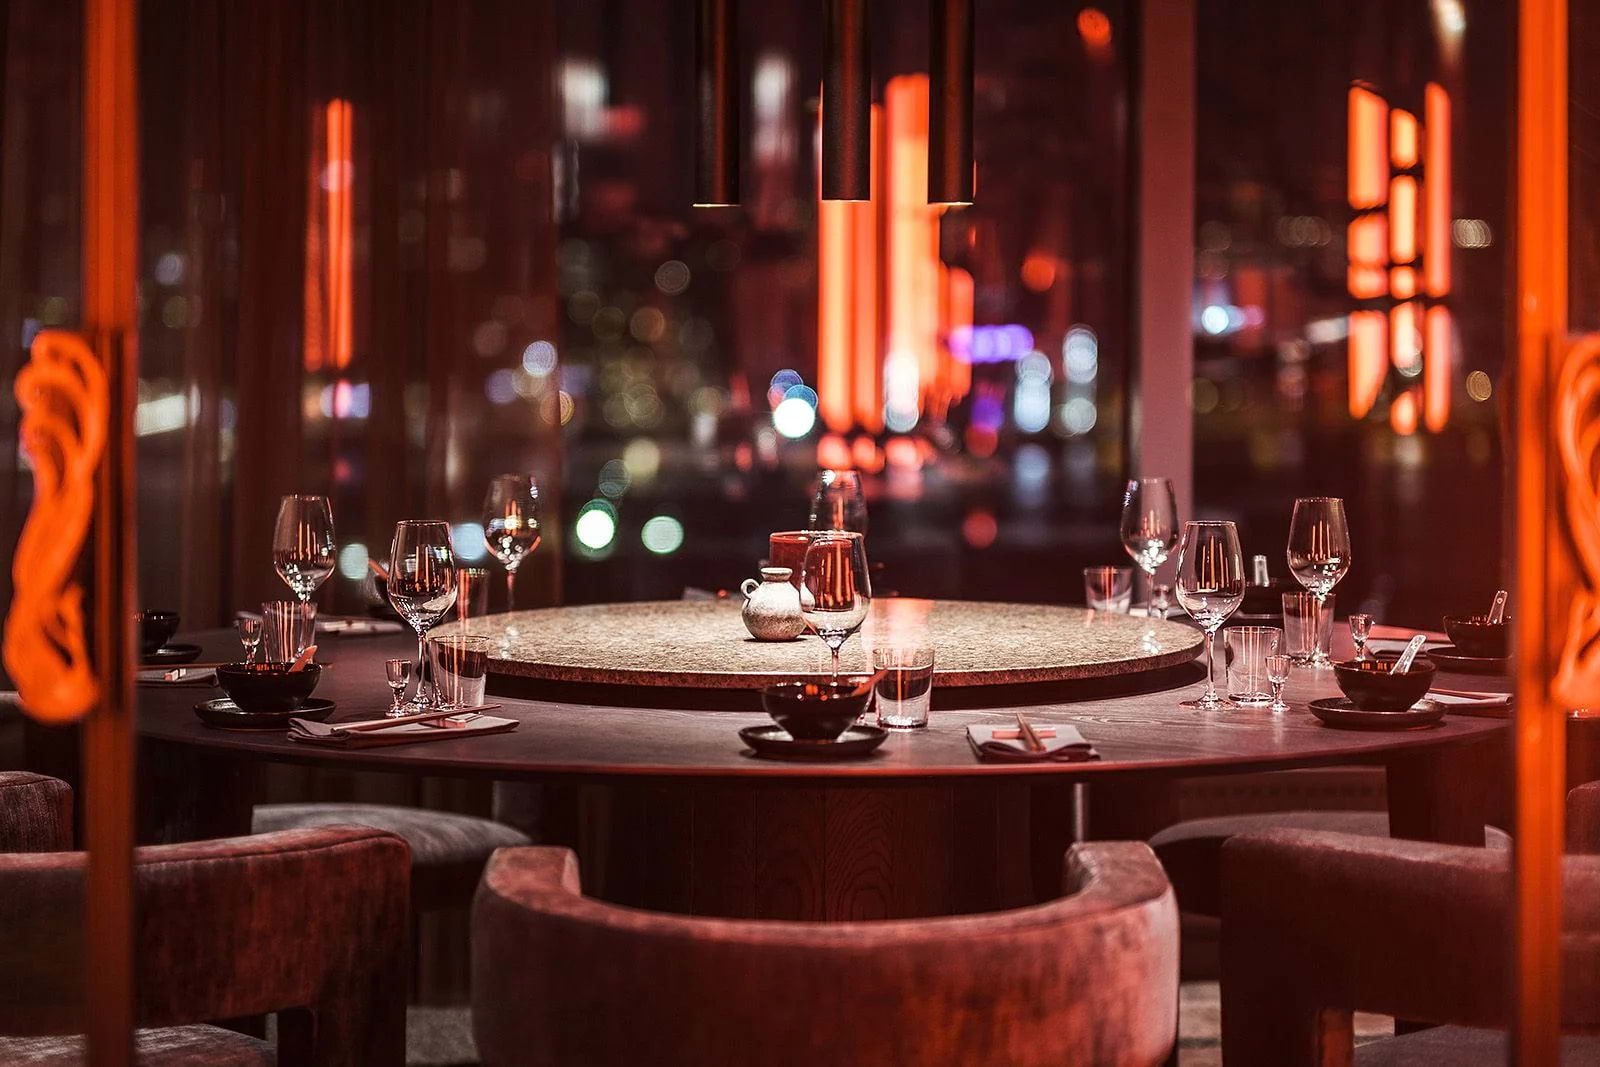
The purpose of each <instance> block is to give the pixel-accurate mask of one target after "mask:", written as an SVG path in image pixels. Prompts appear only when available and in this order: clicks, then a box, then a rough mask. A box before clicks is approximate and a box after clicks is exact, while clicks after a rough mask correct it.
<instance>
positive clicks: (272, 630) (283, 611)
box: [261, 600, 317, 663]
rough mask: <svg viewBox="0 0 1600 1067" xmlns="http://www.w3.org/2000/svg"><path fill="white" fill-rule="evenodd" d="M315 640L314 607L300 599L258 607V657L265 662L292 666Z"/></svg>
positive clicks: (275, 601) (272, 601)
mask: <svg viewBox="0 0 1600 1067" xmlns="http://www.w3.org/2000/svg"><path fill="white" fill-rule="evenodd" d="M316 640H317V606H316V605H315V604H313V603H310V602H307V601H300V600H269V601H267V602H266V603H265V604H262V605H261V655H262V657H263V658H264V659H265V660H266V662H268V663H292V662H293V661H294V660H295V658H296V657H297V656H299V655H300V653H302V652H304V651H305V650H306V648H307V646H309V645H312V644H315V643H316Z"/></svg>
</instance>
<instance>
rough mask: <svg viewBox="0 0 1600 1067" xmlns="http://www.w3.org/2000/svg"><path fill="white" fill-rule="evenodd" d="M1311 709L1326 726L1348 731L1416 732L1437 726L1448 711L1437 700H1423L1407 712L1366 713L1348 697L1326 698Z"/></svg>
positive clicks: (1316, 702)
mask: <svg viewBox="0 0 1600 1067" xmlns="http://www.w3.org/2000/svg"><path fill="white" fill-rule="evenodd" d="M1310 707H1311V714H1313V715H1315V716H1316V717H1317V718H1319V719H1321V720H1322V721H1323V722H1324V723H1325V724H1327V725H1328V726H1337V727H1339V728H1340V729H1344V730H1415V729H1417V728H1418V727H1421V726H1432V725H1434V724H1435V723H1437V722H1438V721H1439V720H1440V719H1442V718H1444V712H1445V706H1444V705H1443V704H1441V703H1439V701H1437V700H1419V701H1417V702H1416V703H1415V704H1413V705H1411V706H1410V707H1409V708H1407V709H1406V710H1405V711H1362V710H1361V709H1360V708H1358V707H1356V706H1355V703H1354V702H1353V701H1351V700H1350V699H1348V698H1346V697H1323V698H1322V699H1321V700H1313V701H1312V702H1311V705H1310Z"/></svg>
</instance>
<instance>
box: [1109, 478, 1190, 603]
mask: <svg viewBox="0 0 1600 1067" xmlns="http://www.w3.org/2000/svg"><path fill="white" fill-rule="evenodd" d="M1122 547H1123V548H1125V549H1127V550H1128V555H1129V556H1131V557H1133V562H1134V563H1135V564H1136V565H1137V566H1138V568H1139V569H1140V570H1141V571H1144V573H1145V575H1146V577H1147V579H1148V580H1147V581H1146V582H1145V587H1146V588H1147V589H1151V590H1153V589H1154V588H1155V582H1156V571H1157V570H1159V569H1160V567H1161V565H1162V564H1163V563H1165V562H1166V561H1167V557H1168V556H1170V555H1172V550H1173V549H1174V548H1177V547H1178V502H1177V497H1176V496H1175V495H1174V494H1173V492H1172V482H1171V480H1170V479H1167V478H1132V479H1129V481H1128V488H1127V491H1126V492H1124V493H1123V495H1122ZM1148 603H1149V602H1148V601H1146V608H1145V611H1146V612H1147V613H1148V612H1149V606H1148Z"/></svg>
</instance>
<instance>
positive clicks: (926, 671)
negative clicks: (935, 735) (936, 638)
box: [872, 648, 933, 730]
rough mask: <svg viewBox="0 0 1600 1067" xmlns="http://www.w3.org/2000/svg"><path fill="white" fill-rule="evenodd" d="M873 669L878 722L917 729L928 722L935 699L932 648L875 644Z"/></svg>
mask: <svg viewBox="0 0 1600 1067" xmlns="http://www.w3.org/2000/svg"><path fill="white" fill-rule="evenodd" d="M872 673H873V675H874V677H876V678H877V681H876V682H875V683H874V686H873V690H874V695H875V696H876V702H877V705H878V725H879V726H882V727H884V728H886V729H890V730H915V729H918V728H919V727H923V726H926V725H928V705H929V704H931V703H932V702H933V649H931V648H875V649H873V650H872Z"/></svg>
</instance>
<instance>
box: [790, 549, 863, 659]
mask: <svg viewBox="0 0 1600 1067" xmlns="http://www.w3.org/2000/svg"><path fill="white" fill-rule="evenodd" d="M871 603H872V582H871V580H870V579H869V578H868V577H867V550H866V545H865V544H864V543H863V541H862V537H861V535H860V534H859V533H843V532H841V533H831V532H830V533H826V534H823V535H822V536H820V537H816V538H814V539H813V540H812V542H811V544H809V545H807V546H806V555H805V560H804V562H802V563H801V564H800V616H801V617H802V618H803V619H805V621H806V623H807V625H809V626H810V627H811V628H812V629H813V630H815V631H816V633H817V636H818V637H820V638H822V643H823V644H825V645H827V646H828V651H830V652H832V653H833V676H834V677H835V678H838V677H839V649H840V648H842V647H843V646H844V643H845V641H846V640H848V639H849V637H850V635H851V634H853V633H855V632H856V631H857V630H859V629H860V628H861V624H862V623H863V622H865V621H866V619H867V608H868V606H869V605H870V604H871Z"/></svg>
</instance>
